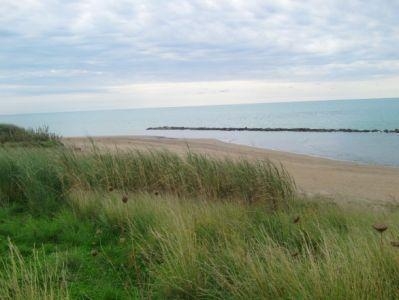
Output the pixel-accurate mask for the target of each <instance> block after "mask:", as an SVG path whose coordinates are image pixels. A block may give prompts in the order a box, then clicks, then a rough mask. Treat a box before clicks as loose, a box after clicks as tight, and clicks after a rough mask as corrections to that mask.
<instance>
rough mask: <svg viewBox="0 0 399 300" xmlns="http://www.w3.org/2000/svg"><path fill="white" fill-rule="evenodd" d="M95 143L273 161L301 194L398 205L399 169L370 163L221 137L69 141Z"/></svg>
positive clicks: (83, 144) (70, 142) (70, 141)
mask: <svg viewBox="0 0 399 300" xmlns="http://www.w3.org/2000/svg"><path fill="white" fill-rule="evenodd" d="M91 140H93V141H94V142H95V143H96V144H97V145H98V146H99V147H100V148H106V149H110V150H112V149H115V148H118V149H120V150H129V149H138V150H150V149H151V150H163V149H164V150H169V151H172V152H175V153H178V154H184V153H185V152H187V150H188V149H189V150H190V151H193V152H196V153H202V154H206V155H209V156H212V157H216V158H224V157H229V158H233V159H240V158H245V159H249V160H257V159H269V160H271V161H272V162H274V163H281V164H282V165H283V166H284V167H285V168H286V170H287V171H288V172H289V173H290V174H291V175H292V176H293V178H294V180H295V181H296V183H297V186H298V189H299V191H300V192H303V193H306V194H308V195H322V196H325V197H331V198H334V199H335V200H337V201H346V202H347V201H356V202H358V201H362V202H371V203H374V204H376V203H377V202H385V203H387V202H389V203H398V202H399V168H397V167H393V166H380V165H367V164H359V163H354V162H347V161H339V160H333V159H329V158H320V157H315V156H309V155H305V154H296V153H289V152H283V151H278V150H269V149H263V148H255V147H251V146H246V145H240V144H233V143H227V142H222V141H219V140H216V139H182V138H168V137H159V136H96V137H91V138H87V137H68V138H64V139H63V142H65V144H66V145H67V146H72V147H78V148H81V149H82V150H83V151H88V150H89V149H90V148H91V142H90V141H91Z"/></svg>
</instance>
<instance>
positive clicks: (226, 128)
mask: <svg viewBox="0 0 399 300" xmlns="http://www.w3.org/2000/svg"><path fill="white" fill-rule="evenodd" d="M147 130H203V131H266V132H282V131H289V132H347V133H348V132H349V133H351V132H354V133H356V132H358V133H369V132H381V133H399V129H398V128H397V129H383V130H381V129H350V128H338V129H337V128H279V127H277V128H256V127H255V128H253V127H252V128H251V127H185V126H159V127H148V128H147Z"/></svg>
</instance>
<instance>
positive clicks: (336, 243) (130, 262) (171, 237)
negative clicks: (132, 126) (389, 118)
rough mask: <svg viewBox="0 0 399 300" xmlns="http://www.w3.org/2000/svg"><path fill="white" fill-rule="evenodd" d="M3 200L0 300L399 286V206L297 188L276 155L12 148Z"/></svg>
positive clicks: (237, 295)
mask: <svg viewBox="0 0 399 300" xmlns="http://www.w3.org/2000/svg"><path fill="white" fill-rule="evenodd" d="M0 204H1V208H0V220H1V221H0V251H1V254H2V257H3V259H2V264H0V298H1V299H65V298H71V299H135V298H137V299H140V298H154V299H196V298H202V299H220V298H226V299H243V298H246V299H265V298H266V299H274V298H286V299H298V298H299V299H315V298H316V299H326V298H327V299H358V298H373V299H393V298H397V297H398V296H399V292H398V290H399V280H398V278H399V276H398V275H399V252H398V251H399V248H396V247H394V246H392V245H391V242H394V244H395V242H396V240H397V239H398V238H399V230H398V226H397V225H398V220H399V219H398V209H397V208H396V207H389V208H381V209H378V210H372V209H371V208H370V209H368V208H364V207H363V208H360V207H354V206H352V207H339V206H337V205H334V204H332V203H329V202H327V201H324V200H322V199H303V198H300V197H299V196H298V195H297V194H296V192H295V185H294V183H293V181H292V179H291V178H290V176H289V175H288V174H287V173H286V172H285V171H284V170H283V169H282V168H281V167H279V166H275V165H273V164H270V163H269V162H255V163H249V162H247V161H230V160H223V161H221V160H213V159H209V158H206V157H204V156H200V155H196V154H192V153H188V154H187V155H186V156H184V157H181V156H177V155H174V154H172V153H168V152H153V153H144V152H123V153H122V152H117V151H115V152H112V153H107V152H101V151H91V152H88V153H85V152H83V153H82V152H80V151H77V152H74V151H72V150H68V149H63V148H52V149H41V148H40V149H38V148H24V149H22V148H13V149H10V148H4V149H1V150H0ZM381 220H384V223H386V224H387V225H388V229H387V231H386V232H384V234H383V235H382V239H381V236H380V235H379V233H378V232H376V231H375V230H374V229H373V228H372V225H373V224H374V223H376V222H380V221H381Z"/></svg>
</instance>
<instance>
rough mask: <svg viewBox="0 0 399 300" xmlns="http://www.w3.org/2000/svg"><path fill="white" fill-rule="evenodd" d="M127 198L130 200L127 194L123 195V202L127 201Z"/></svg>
mask: <svg viewBox="0 0 399 300" xmlns="http://www.w3.org/2000/svg"><path fill="white" fill-rule="evenodd" d="M127 200H129V198H128V197H127V195H123V197H122V202H123V203H126V202H127Z"/></svg>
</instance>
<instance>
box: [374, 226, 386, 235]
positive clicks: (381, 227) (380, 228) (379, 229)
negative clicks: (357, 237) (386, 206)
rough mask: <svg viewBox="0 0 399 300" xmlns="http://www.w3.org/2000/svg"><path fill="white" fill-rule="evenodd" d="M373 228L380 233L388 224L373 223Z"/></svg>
mask: <svg viewBox="0 0 399 300" xmlns="http://www.w3.org/2000/svg"><path fill="white" fill-rule="evenodd" d="M373 228H374V229H375V230H377V231H378V232H380V233H383V232H384V231H385V230H387V229H388V226H387V225H385V224H374V225H373Z"/></svg>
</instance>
